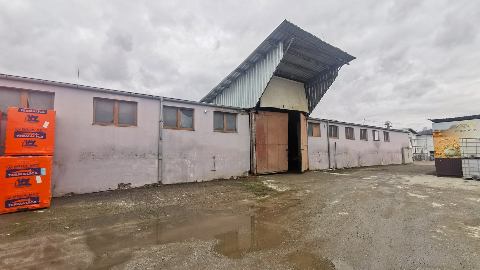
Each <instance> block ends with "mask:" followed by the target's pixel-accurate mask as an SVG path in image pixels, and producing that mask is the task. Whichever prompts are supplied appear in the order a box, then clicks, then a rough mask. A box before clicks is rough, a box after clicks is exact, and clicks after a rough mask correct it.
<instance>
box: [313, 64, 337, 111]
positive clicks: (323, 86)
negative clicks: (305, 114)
mask: <svg viewBox="0 0 480 270" xmlns="http://www.w3.org/2000/svg"><path fill="white" fill-rule="evenodd" d="M337 75H338V69H336V68H335V69H330V70H328V71H327V72H325V73H322V74H320V75H319V76H318V77H317V78H316V79H314V80H313V81H312V82H309V83H306V84H305V93H306V94H307V99H308V110H309V111H310V112H312V111H313V109H315V107H316V106H317V104H318V102H320V99H321V98H322V97H323V95H325V93H326V92H327V90H328V88H330V86H331V85H332V83H333V82H334V81H335V78H337Z"/></svg>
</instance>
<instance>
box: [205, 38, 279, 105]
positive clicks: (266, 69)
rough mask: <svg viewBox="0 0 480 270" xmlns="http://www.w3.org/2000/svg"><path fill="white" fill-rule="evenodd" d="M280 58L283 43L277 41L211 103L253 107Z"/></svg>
mask: <svg viewBox="0 0 480 270" xmlns="http://www.w3.org/2000/svg"><path fill="white" fill-rule="evenodd" d="M282 58H283V43H282V42H279V43H278V46H277V47H275V48H273V49H272V50H270V51H269V52H267V54H266V55H265V56H264V58H263V59H261V60H259V61H257V62H256V63H255V64H253V65H252V66H251V67H250V68H249V69H248V70H247V71H245V73H243V74H242V75H240V76H238V77H237V78H236V79H235V82H233V83H232V84H231V85H230V86H229V87H228V88H226V89H225V90H224V91H223V92H222V93H221V94H220V95H218V96H217V97H216V98H215V99H214V100H213V102H212V103H215V104H219V105H225V106H233V107H241V108H253V107H255V105H256V104H257V102H258V100H259V99H260V97H261V95H262V93H263V91H264V89H265V88H266V87H267V84H268V82H269V81H270V78H271V77H272V76H273V73H274V72H275V69H276V68H277V66H278V64H279V63H280V61H281V60H282Z"/></svg>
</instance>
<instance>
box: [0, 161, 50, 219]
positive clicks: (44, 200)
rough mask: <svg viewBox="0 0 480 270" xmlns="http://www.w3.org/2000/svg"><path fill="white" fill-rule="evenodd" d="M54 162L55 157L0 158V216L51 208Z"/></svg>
mask: <svg viewBox="0 0 480 270" xmlns="http://www.w3.org/2000/svg"><path fill="white" fill-rule="evenodd" d="M52 160H53V157H51V156H23V157H6V156H3V157H0V214H4V213H10V212H17V211H21V210H27V209H38V208H46V207H49V206H50V201H51V187H50V182H51V175H52Z"/></svg>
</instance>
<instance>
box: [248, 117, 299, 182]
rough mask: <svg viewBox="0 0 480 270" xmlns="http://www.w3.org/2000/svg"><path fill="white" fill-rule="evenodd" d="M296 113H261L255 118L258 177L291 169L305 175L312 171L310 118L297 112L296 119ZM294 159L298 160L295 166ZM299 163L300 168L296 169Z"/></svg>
mask: <svg viewBox="0 0 480 270" xmlns="http://www.w3.org/2000/svg"><path fill="white" fill-rule="evenodd" d="M292 113H293V112H290V113H288V112H270V111H259V112H257V113H255V114H254V125H255V148H254V149H255V153H254V155H255V156H254V158H255V159H254V166H253V169H254V172H255V173H257V174H266V173H279V172H286V171H288V170H289V169H290V170H292V171H302V172H303V171H305V170H307V169H308V150H307V147H308V144H307V121H306V117H305V115H303V114H302V113H299V112H294V113H295V114H298V117H292V116H296V115H292ZM289 134H290V137H289ZM292 153H294V155H292ZM295 153H296V155H295ZM292 156H295V157H296V158H295V161H294V162H293V163H292ZM297 161H298V165H292V164H295V162H297Z"/></svg>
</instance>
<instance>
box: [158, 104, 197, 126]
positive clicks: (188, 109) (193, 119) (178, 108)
mask: <svg viewBox="0 0 480 270" xmlns="http://www.w3.org/2000/svg"><path fill="white" fill-rule="evenodd" d="M165 108H173V109H176V111H177V114H176V116H177V118H176V126H175V127H174V126H166V125H165V121H163V117H164V112H163V111H162V121H163V128H166V129H174V130H189V131H194V130H195V109H194V108H188V107H178V106H170V105H163V108H162V110H164V109H165ZM181 110H187V111H192V127H191V128H184V127H182V125H181V112H180V111H181Z"/></svg>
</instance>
